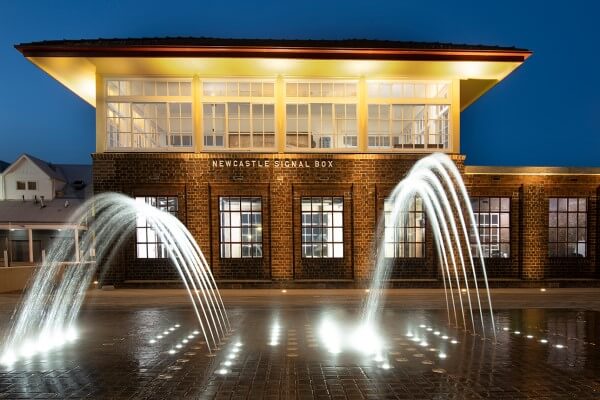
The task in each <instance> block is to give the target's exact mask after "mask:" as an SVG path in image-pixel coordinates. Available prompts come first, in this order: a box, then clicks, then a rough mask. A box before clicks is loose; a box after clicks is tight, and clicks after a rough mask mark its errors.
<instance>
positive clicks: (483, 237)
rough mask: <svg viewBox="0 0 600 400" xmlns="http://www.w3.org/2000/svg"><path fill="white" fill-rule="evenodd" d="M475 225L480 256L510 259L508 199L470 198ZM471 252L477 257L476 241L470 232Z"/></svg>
mask: <svg viewBox="0 0 600 400" xmlns="http://www.w3.org/2000/svg"><path fill="white" fill-rule="evenodd" d="M471 206H472V207H473V215H474V216H475V224H477V229H478V231H479V241H480V243H481V251H482V256H483V257H485V258H508V257H510V198H508V197H471ZM470 239H471V251H472V252H473V255H477V254H478V253H477V241H476V240H475V239H476V238H475V236H474V232H473V231H471V238H470Z"/></svg>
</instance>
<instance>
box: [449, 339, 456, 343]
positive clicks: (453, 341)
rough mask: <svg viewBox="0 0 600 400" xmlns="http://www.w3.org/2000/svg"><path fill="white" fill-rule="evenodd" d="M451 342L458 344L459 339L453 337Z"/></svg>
mask: <svg viewBox="0 0 600 400" xmlns="http://www.w3.org/2000/svg"><path fill="white" fill-rule="evenodd" d="M450 343H452V344H457V343H458V340H455V339H452V340H451V341H450Z"/></svg>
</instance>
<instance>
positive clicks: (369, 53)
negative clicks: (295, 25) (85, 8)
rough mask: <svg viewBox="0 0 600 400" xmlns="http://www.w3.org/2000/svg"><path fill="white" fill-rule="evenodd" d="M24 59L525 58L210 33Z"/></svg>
mask: <svg viewBox="0 0 600 400" xmlns="http://www.w3.org/2000/svg"><path fill="white" fill-rule="evenodd" d="M15 47H16V48H17V50H19V51H20V52H21V53H23V55H24V56H26V57H52V56H54V57H59V56H61V57H77V56H80V57H83V56H87V57H114V56H125V55H127V56H134V57H271V58H332V59H337V58H340V59H362V58H365V59H407V60H434V59H444V60H446V59H448V60H450V59H460V60H465V61H468V60H480V59H485V60H489V61H504V60H505V61H524V60H525V59H526V58H527V57H528V56H529V55H530V54H531V52H530V51H529V50H526V49H521V48H516V47H511V46H493V45H492V46H490V45H481V44H455V43H443V42H415V41H392V40H370V39H343V40H304V39H233V38H229V39H226V38H211V37H148V38H111V39H105V38H99V39H79V40H68V39H63V40H45V41H39V42H31V43H21V44H17V45H15Z"/></svg>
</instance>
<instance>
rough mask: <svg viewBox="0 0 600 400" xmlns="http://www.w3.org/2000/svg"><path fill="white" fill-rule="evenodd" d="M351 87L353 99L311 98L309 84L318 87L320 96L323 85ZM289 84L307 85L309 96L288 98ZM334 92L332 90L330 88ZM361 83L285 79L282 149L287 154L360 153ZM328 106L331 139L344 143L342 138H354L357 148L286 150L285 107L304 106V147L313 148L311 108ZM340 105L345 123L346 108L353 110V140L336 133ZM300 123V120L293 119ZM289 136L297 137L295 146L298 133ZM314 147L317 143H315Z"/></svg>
mask: <svg viewBox="0 0 600 400" xmlns="http://www.w3.org/2000/svg"><path fill="white" fill-rule="evenodd" d="M336 83H337V84H345V85H348V84H353V85H355V93H354V95H353V96H350V95H344V96H321V95H319V96H317V95H315V96H311V95H310V84H319V85H320V88H321V89H320V92H321V93H322V92H323V84H331V85H335V84H336ZM289 84H296V85H298V84H308V85H309V89H308V90H309V95H308V96H288V92H287V88H288V85H289ZM332 87H333V88H334V89H333V90H335V86H332ZM344 92H346V86H344ZM359 95H360V81H359V80H358V79H284V81H283V103H284V104H283V109H284V121H283V135H282V140H283V142H284V143H283V148H284V151H285V152H286V153H348V152H352V153H354V152H360V151H361V149H360V140H361V139H360V137H361V130H360V105H361V104H360V101H359ZM313 104H314V105H317V104H320V105H330V106H331V126H332V134H331V136H332V138H333V140H334V142H336V141H337V142H343V141H344V139H345V136H350V137H354V138H355V139H356V145H353V146H348V147H312V146H309V147H289V146H288V112H287V108H288V105H296V107H298V106H300V105H306V106H307V122H306V123H307V133H306V135H307V143H309V144H312V142H313V140H312V139H313V134H312V133H311V132H310V131H311V123H312V111H313V110H312V108H313V107H312V105H313ZM340 105H343V106H344V107H345V108H344V117H345V118H341V119H340V120H343V121H347V120H348V118H347V114H348V111H347V108H348V106H354V107H355V113H356V114H355V118H354V119H355V127H354V128H355V132H356V135H355V136H351V135H344V134H343V133H342V132H337V129H338V128H337V126H338V118H337V114H336V106H340ZM296 119H297V120H299V118H296ZM290 134H291V135H293V136H295V137H296V143H298V142H299V140H298V137H299V135H300V132H298V131H297V130H296V131H295V132H291V133H290ZM315 143H316V141H315Z"/></svg>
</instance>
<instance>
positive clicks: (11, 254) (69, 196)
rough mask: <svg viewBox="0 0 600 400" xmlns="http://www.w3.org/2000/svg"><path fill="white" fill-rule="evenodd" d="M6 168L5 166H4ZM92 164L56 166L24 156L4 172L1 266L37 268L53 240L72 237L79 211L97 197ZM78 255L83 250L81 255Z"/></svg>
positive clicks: (75, 237)
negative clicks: (87, 200) (91, 196)
mask: <svg viewBox="0 0 600 400" xmlns="http://www.w3.org/2000/svg"><path fill="white" fill-rule="evenodd" d="M0 167H1V165H0ZM91 182H92V169H91V166H90V165H78V164H51V163H48V162H46V161H44V160H40V159H39V158H36V157H33V156H31V155H29V154H23V155H21V156H20V157H19V158H17V160H16V161H15V162H13V163H12V164H10V165H8V166H7V167H6V168H4V170H3V171H2V172H1V173H0V266H14V265H35V264H37V263H39V262H40V261H42V259H43V254H44V253H45V251H46V250H47V249H48V247H49V246H50V243H51V242H52V240H53V239H56V238H58V237H62V238H64V237H71V238H73V241H74V244H75V245H77V243H78V239H79V229H80V227H79V226H76V225H73V224H72V223H70V222H69V221H70V219H71V216H72V215H73V212H74V211H75V210H76V209H77V207H78V206H79V205H80V204H81V203H83V202H84V201H85V199H86V198H87V197H89V196H90V195H91V194H92V186H91ZM74 256H75V257H78V251H76V252H75V255H74Z"/></svg>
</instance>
